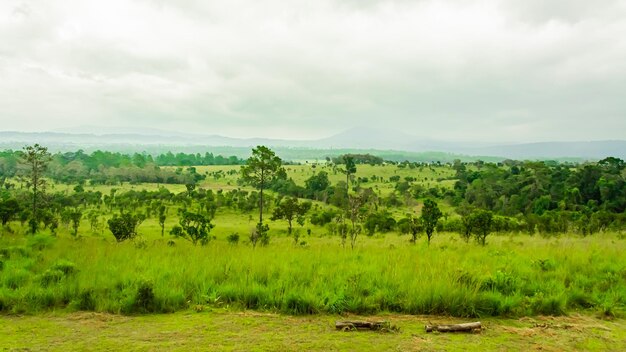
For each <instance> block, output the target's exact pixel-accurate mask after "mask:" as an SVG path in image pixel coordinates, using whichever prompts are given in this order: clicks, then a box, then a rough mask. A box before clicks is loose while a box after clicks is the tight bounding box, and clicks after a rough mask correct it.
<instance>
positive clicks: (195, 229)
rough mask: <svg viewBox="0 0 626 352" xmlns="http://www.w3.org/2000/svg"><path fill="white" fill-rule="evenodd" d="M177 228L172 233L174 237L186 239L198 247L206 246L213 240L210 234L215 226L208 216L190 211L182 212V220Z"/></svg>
mask: <svg viewBox="0 0 626 352" xmlns="http://www.w3.org/2000/svg"><path fill="white" fill-rule="evenodd" d="M178 224H179V225H177V226H174V228H173V229H172V231H171V232H170V233H171V234H172V235H173V236H176V237H180V238H184V239H186V240H187V241H190V242H191V243H193V245H194V246H195V245H197V244H198V242H200V244H201V245H203V246H204V245H206V244H207V243H209V240H210V239H211V238H210V237H209V232H210V231H211V229H212V228H213V227H215V225H213V224H211V218H210V217H209V216H208V215H206V214H201V213H196V212H192V211H189V210H186V209H185V210H181V211H180V219H179V220H178Z"/></svg>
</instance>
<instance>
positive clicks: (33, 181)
mask: <svg viewBox="0 0 626 352" xmlns="http://www.w3.org/2000/svg"><path fill="white" fill-rule="evenodd" d="M50 160H51V156H50V153H49V152H48V148H46V147H42V146H40V145H39V144H35V145H32V146H26V147H24V154H23V158H22V162H23V164H25V165H26V167H27V170H26V172H27V174H28V177H29V178H30V180H29V181H28V186H29V187H30V188H31V189H32V191H33V196H32V203H31V206H32V207H31V211H32V214H31V216H32V218H31V219H30V221H29V224H30V230H31V232H32V233H35V232H36V231H37V228H38V227H39V208H40V205H41V204H40V202H39V200H40V199H41V195H42V194H43V193H44V191H45V187H46V181H45V179H44V177H43V174H44V172H45V171H46V168H47V166H48V162H50Z"/></svg>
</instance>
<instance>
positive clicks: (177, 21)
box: [0, 0, 626, 142]
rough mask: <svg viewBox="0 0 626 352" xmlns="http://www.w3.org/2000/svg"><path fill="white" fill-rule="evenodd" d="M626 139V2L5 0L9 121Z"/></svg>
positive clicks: (3, 65)
mask: <svg viewBox="0 0 626 352" xmlns="http://www.w3.org/2000/svg"><path fill="white" fill-rule="evenodd" d="M83 126H91V127H89V128H90V129H95V130H96V131H98V130H100V131H106V130H107V129H111V128H127V129H133V130H141V129H148V128H150V129H161V130H166V131H179V132H193V133H206V134H220V135H225V136H230V137H265V138H283V139H316V138H322V137H326V136H329V135H332V134H334V133H338V132H340V131H342V130H346V129H350V128H353V127H356V126H369V127H372V128H386V129H393V130H398V131H403V132H404V133H408V134H412V135H415V136H419V137H425V138H429V139H439V140H455V141H490V142H500V141H506V142H534V141H578V140H607V139H626V0H603V1H601V2H593V1H588V0H550V1H546V0H519V1H517V0H465V1H451V0H450V1H445V0H315V1H310V0H308V1H304V0H289V1H284V0H283V1H279V0H250V1H243V0H228V1H206V0H176V1H169V0H107V1H100V0H2V1H0V130H2V131H16V130H17V131H51V130H54V131H61V130H64V131H76V130H78V129H80V128H83V129H84V127H83Z"/></svg>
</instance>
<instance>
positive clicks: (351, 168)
mask: <svg viewBox="0 0 626 352" xmlns="http://www.w3.org/2000/svg"><path fill="white" fill-rule="evenodd" d="M343 163H344V165H345V169H343V170H342V171H343V173H345V174H346V195H347V194H349V193H350V178H351V176H352V175H354V174H355V173H356V163H355V162H354V158H353V157H352V156H350V155H344V156H343Z"/></svg>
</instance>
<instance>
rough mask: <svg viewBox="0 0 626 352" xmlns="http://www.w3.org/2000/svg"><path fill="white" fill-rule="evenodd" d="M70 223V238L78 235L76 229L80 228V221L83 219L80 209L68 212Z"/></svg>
mask: <svg viewBox="0 0 626 352" xmlns="http://www.w3.org/2000/svg"><path fill="white" fill-rule="evenodd" d="M69 214H70V221H71V222H72V236H74V237H76V236H77V235H78V227H79V226H80V220H81V219H82V217H83V212H82V211H80V209H78V208H75V209H72V210H71V211H70V213H69Z"/></svg>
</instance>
